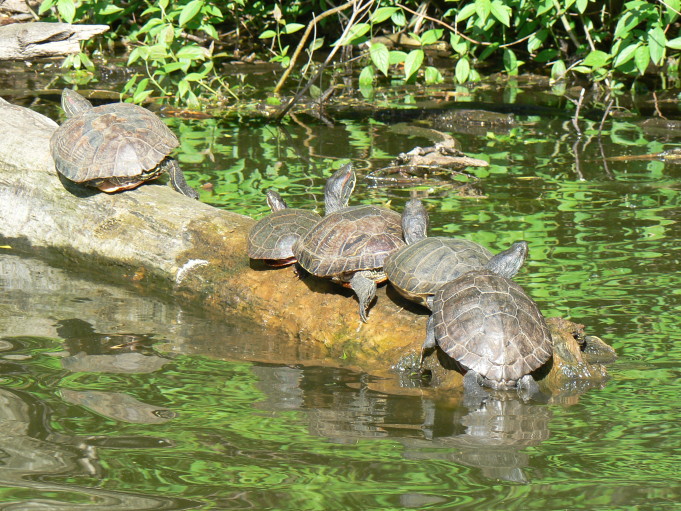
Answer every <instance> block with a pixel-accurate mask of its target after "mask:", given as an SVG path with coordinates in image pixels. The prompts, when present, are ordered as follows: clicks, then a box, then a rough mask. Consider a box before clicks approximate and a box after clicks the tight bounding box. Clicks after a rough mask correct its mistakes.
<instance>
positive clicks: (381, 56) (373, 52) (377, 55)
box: [369, 43, 390, 76]
mask: <svg viewBox="0 0 681 511" xmlns="http://www.w3.org/2000/svg"><path fill="white" fill-rule="evenodd" d="M369 55H370V56H371V62H373V63H374V65H375V66H376V67H377V68H378V70H379V71H380V72H381V73H383V74H384V75H385V76H388V66H389V63H390V52H389V51H388V47H387V46H386V45H385V44H383V43H374V44H372V45H371V47H370V48H369Z"/></svg>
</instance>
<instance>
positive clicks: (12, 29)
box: [0, 22, 109, 60]
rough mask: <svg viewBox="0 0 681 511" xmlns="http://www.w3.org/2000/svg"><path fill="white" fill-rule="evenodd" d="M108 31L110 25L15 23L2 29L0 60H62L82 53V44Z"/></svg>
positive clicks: (0, 34)
mask: <svg viewBox="0 0 681 511" xmlns="http://www.w3.org/2000/svg"><path fill="white" fill-rule="evenodd" d="M107 30H109V27H108V25H71V24H69V23H41V22H38V23H13V24H10V25H6V26H0V60H31V59H37V58H45V57H63V56H65V55H70V54H72V53H78V52H79V51H80V41H86V40H88V39H91V38H92V37H94V36H96V35H98V34H102V33H104V32H106V31H107Z"/></svg>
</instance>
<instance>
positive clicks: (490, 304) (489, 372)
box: [433, 270, 552, 388]
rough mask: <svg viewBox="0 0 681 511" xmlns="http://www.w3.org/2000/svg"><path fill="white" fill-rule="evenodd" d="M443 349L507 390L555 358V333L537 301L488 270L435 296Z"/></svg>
mask: <svg viewBox="0 0 681 511" xmlns="http://www.w3.org/2000/svg"><path fill="white" fill-rule="evenodd" d="M433 326H434V330H435V338H436V340H437V343H438V345H439V346H440V348H441V349H442V350H443V351H444V352H445V353H447V355H449V356H450V357H452V358H453V359H455V360H457V361H458V362H459V363H460V364H461V365H463V366H465V367H466V368H468V369H472V370H474V371H476V372H478V373H479V374H481V375H482V376H484V377H485V378H487V379H488V380H490V381H491V383H492V384H493V385H494V386H496V387H498V388H508V387H510V386H513V385H514V384H515V382H516V381H517V380H518V379H520V378H521V377H523V376H524V375H526V374H529V373H530V372H532V371H534V370H535V369H537V368H538V367H540V366H542V365H543V364H544V363H545V362H546V361H547V360H548V359H549V357H551V353H552V344H551V334H550V333H549V329H548V326H547V325H546V322H545V321H544V317H543V316H542V314H541V312H539V309H538V307H537V305H536V304H535V303H534V301H533V300H532V299H531V298H530V297H529V296H527V294H526V293H525V291H523V289H522V288H521V287H520V286H519V285H518V284H516V283H515V282H513V281H512V280H510V279H507V278H504V277H501V276H499V275H497V274H495V273H492V272H491V271H488V270H481V271H472V272H468V273H465V274H464V275H462V276H461V277H459V278H458V279H456V280H454V281H452V282H449V283H447V284H445V285H444V286H442V287H441V288H440V289H439V290H438V291H437V292H436V293H435V297H434V300H433Z"/></svg>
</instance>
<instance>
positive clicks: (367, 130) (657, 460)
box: [0, 116, 681, 510]
mask: <svg viewBox="0 0 681 511" xmlns="http://www.w3.org/2000/svg"><path fill="white" fill-rule="evenodd" d="M523 121H526V122H525V123H524V124H523V125H521V126H518V127H515V128H513V129H512V130H510V131H509V132H508V133H501V134H499V133H497V134H484V133H483V134H477V135H471V134H458V135H457V137H458V138H460V139H461V142H462V146H463V148H464V151H465V152H466V153H467V154H469V155H471V156H474V157H478V158H481V159H485V160H487V161H489V162H490V163H491V165H490V166H489V167H487V168H478V169H468V170H469V171H470V172H471V173H472V174H474V175H475V176H476V177H477V178H479V183H478V184H479V187H480V189H481V190H480V191H481V193H480V194H479V195H476V196H473V197H471V196H466V195H461V194H458V193H456V189H455V188H453V187H452V186H450V184H451V183H448V182H447V183H446V184H443V185H442V186H440V187H437V186H435V187H417V191H418V193H419V194H422V195H424V202H425V203H426V204H427V206H428V208H429V211H430V213H431V233H432V234H433V235H448V236H461V237H465V238H469V239H472V240H475V241H478V242H480V243H483V244H485V245H487V246H488V247H489V248H490V249H493V250H495V251H498V250H502V249H504V248H506V247H507V246H508V245H509V244H510V243H512V242H513V241H516V240H517V239H526V240H527V241H529V242H530V260H529V261H528V263H527V264H526V267H525V269H524V270H523V271H522V272H521V273H520V274H519V276H518V277H517V280H518V282H520V283H521V284H522V285H523V286H525V287H526V288H527V289H528V291H529V293H530V294H531V295H532V296H533V297H534V298H535V299H536V300H537V301H538V302H539V304H540V306H541V308H542V310H543V311H544V312H545V314H546V315H561V316H566V317H569V318H571V319H573V320H574V321H576V322H580V323H584V324H585V325H586V326H587V331H588V333H592V334H596V335H599V336H601V337H603V338H604V339H605V340H606V341H607V342H608V343H610V344H612V345H614V346H615V347H616V349H617V351H618V354H619V356H620V361H619V362H618V363H617V364H615V365H614V366H613V367H612V368H611V369H610V372H611V374H612V377H613V378H612V380H611V381H610V382H609V383H608V384H607V385H606V386H605V387H604V388H602V389H592V390H590V391H588V392H587V393H586V394H584V395H583V396H581V397H580V398H579V400H577V399H574V400H573V401H571V402H570V401H568V403H569V404H570V406H567V405H564V406H563V405H557V404H548V405H539V407H538V408H535V409H534V414H535V415H540V412H539V411H540V410H541V411H542V412H545V413H547V415H548V416H549V418H547V422H548V431H547V432H546V437H545V438H544V439H542V440H541V441H539V442H536V443H534V444H532V445H523V446H520V447H517V448H516V449H509V450H508V451H507V452H503V453H502V454H506V455H508V456H517V457H521V458H522V457H524V458H523V459H524V464H520V467H521V468H520V469H517V467H516V469H515V471H514V472H513V471H512V472H511V473H510V475H512V476H516V479H514V480H513V479H512V478H511V477H508V478H507V479H505V480H501V479H499V478H498V477H495V476H494V475H490V472H489V471H486V468H487V467H484V466H481V465H480V464H478V465H472V464H466V463H467V461H469V460H470V458H468V457H465V456H464V454H467V455H470V452H469V451H466V449H464V447H462V445H461V444H456V443H453V442H451V441H449V442H448V438H447V437H446V436H444V435H443V437H440V438H434V439H432V440H430V439H427V438H426V436H427V435H426V433H427V431H428V427H427V426H425V425H424V424H425V423H426V419H425V418H426V417H427V416H428V413H431V412H432V414H433V415H444V416H445V417H447V419H446V420H448V421H450V423H451V424H449V425H448V426H449V427H450V429H456V428H459V429H463V426H461V424H460V423H459V422H456V421H455V420H454V419H452V418H451V416H452V415H457V414H459V415H464V414H466V413H469V412H470V410H463V409H458V408H457V409H455V410H454V411H452V410H451V409H449V408H448V406H449V407H450V408H451V406H450V405H448V404H446V403H444V404H443V403H441V402H434V403H433V402H431V403H426V402H427V401H428V399H425V398H421V397H413V396H390V395H383V394H380V393H378V392H375V393H373V394H372V393H370V392H367V391H366V389H365V388H364V387H362V386H361V385H358V382H359V381H360V380H361V378H362V375H357V374H354V373H352V374H350V375H345V376H343V377H342V378H338V379H335V378H336V376H337V375H336V374H335V373H333V371H331V370H323V371H320V375H321V376H319V377H318V378H317V379H316V380H314V384H309V385H308V387H307V388H306V390H305V392H303V393H301V396H300V400H299V401H298V402H297V403H296V404H295V405H292V406H291V407H290V408H285V407H277V406H273V405H271V404H268V405H266V404H265V403H267V402H269V401H272V400H274V401H275V403H276V402H277V400H276V398H272V397H271V396H270V395H269V392H270V391H271V389H269V388H266V387H265V388H264V387H263V381H264V380H262V379H261V377H260V376H259V373H258V371H257V366H254V365H251V364H245V363H233V362H223V361H216V360H209V359H206V358H201V357H189V356H180V357H177V358H175V359H173V360H172V361H171V362H169V363H168V364H166V365H165V366H163V368H161V369H159V370H158V371H157V372H155V373H151V374H141V375H140V374H137V375H116V374H101V373H74V374H71V373H67V372H65V371H64V370H63V369H62V368H61V365H60V362H59V358H57V357H54V356H52V355H49V354H48V353H50V352H56V351H59V350H60V349H61V345H60V342H59V341H57V340H55V339H29V340H30V341H31V343H30V346H31V347H30V349H27V350H26V351H25V352H23V354H27V355H30V356H31V357H32V358H31V359H29V360H25V361H22V363H21V365H22V366H23V367H24V368H27V370H26V371H24V372H21V371H19V370H17V371H16V372H12V371H10V366H9V365H5V366H3V367H4V368H5V369H6V371H5V372H3V373H2V375H1V379H0V382H2V385H3V387H4V388H6V389H10V390H12V391H16V392H20V391H21V392H25V393H27V394H30V395H31V396H34V398H35V399H38V400H40V401H41V402H42V403H44V404H45V406H47V407H48V408H49V409H50V411H51V412H50V415H49V417H48V419H49V420H48V421H47V424H46V425H45V426H44V427H43V429H40V434H39V435H38V434H36V436H40V435H43V436H49V435H48V434H47V433H46V432H51V433H50V434H52V435H54V436H55V437H56V435H57V434H59V435H62V436H58V437H56V439H54V440H51V441H50V443H49V445H50V446H51V447H50V448H54V446H55V445H56V446H57V448H56V449H55V450H56V451H58V452H59V454H60V456H62V457H64V458H66V459H70V458H69V456H71V457H77V455H76V454H75V453H74V451H76V448H75V447H74V445H76V444H78V442H81V441H84V439H86V438H88V437H93V436H102V437H105V438H111V439H117V438H119V437H125V438H138V437H154V438H161V439H165V440H167V441H168V442H169V445H168V446H164V445H161V446H158V447H154V448H144V447H139V446H138V447H135V448H126V447H120V446H119V447H115V448H114V447H107V446H103V447H97V449H96V455H97V457H96V462H95V461H93V462H92V463H94V464H95V465H98V466H99V467H100V468H99V472H98V473H96V474H90V473H88V472H87V471H84V470H82V468H77V467H76V464H75V463H74V466H73V467H69V468H68V470H66V469H64V470H63V471H62V472H59V473H56V474H54V473H51V474H50V475H44V474H40V475H38V476H36V475H35V474H33V475H31V476H30V477H31V478H33V479H39V480H42V481H49V482H53V483H70V484H73V485H76V486H79V487H88V488H95V487H97V488H101V489H105V490H110V491H121V492H131V493H138V494H146V495H164V496H166V497H182V498H187V499H195V500H196V501H198V502H201V503H203V505H204V509H231V508H250V509H296V510H301V509H310V510H325V509H363V510H364V509H382V510H387V509H476V510H479V509H506V510H508V509H538V510H539V509H541V510H547V509H584V510H591V509H674V508H678V502H679V501H681V495H680V493H681V490H680V489H679V488H681V477H680V476H679V470H678V467H679V466H681V428H679V419H680V414H679V408H678V396H679V392H681V383H680V382H681V378H680V376H681V374H680V373H681V370H680V369H679V361H680V360H681V335H680V333H679V320H678V318H679V312H680V311H681V298H680V295H681V291H679V290H680V289H681V277H680V276H679V275H681V273H680V272H679V271H678V268H679V263H680V261H681V252H680V246H679V243H678V239H679V229H678V223H679V216H680V213H679V205H680V203H681V197H680V195H679V188H680V186H681V185H680V175H681V169H679V168H677V167H676V166H675V165H674V164H671V163H666V164H665V163H663V162H660V161H654V160H653V161H643V160H631V161H626V162H622V161H607V160H603V158H602V156H603V154H604V155H606V156H618V155H622V154H643V153H653V152H659V151H661V150H664V149H669V148H670V147H672V146H673V143H671V144H668V143H664V142H663V141H660V140H656V139H655V138H654V137H652V136H650V135H648V134H646V133H645V132H644V131H643V130H642V129H641V128H640V127H639V126H637V125H636V124H635V123H634V122H625V121H615V122H614V123H612V126H611V127H609V128H608V129H609V131H608V132H606V133H604V134H603V137H602V138H601V140H600V141H599V140H597V138H596V135H595V130H594V123H588V122H585V125H584V126H583V129H584V138H583V140H582V141H579V140H576V136H575V134H574V133H573V132H572V131H571V127H570V125H569V122H568V123H565V121H564V120H556V119H544V118H540V117H536V116H535V117H527V118H525V119H523ZM306 122H309V124H306ZM171 124H172V127H173V129H174V130H175V131H176V132H177V133H179V135H180V138H181V141H182V146H181V149H180V153H179V155H178V158H179V160H180V161H181V162H182V164H183V165H184V168H185V169H186V170H187V175H188V178H189V181H190V184H191V185H192V186H195V187H197V188H198V187H200V186H204V185H209V187H208V188H203V189H202V192H201V193H202V197H201V198H202V200H203V201H205V202H209V203H212V204H215V205H217V206H219V207H224V208H226V209H229V210H232V211H236V212H239V213H244V214H248V215H251V216H254V217H259V216H260V215H262V214H264V213H265V212H266V210H267V207H266V205H265V201H264V196H263V193H262V192H263V191H264V190H265V189H266V188H268V187H274V188H276V189H277V190H279V191H280V192H282V194H283V195H284V196H285V197H286V198H287V200H288V201H289V203H290V205H292V206H296V207H305V208H312V209H317V210H319V209H320V208H321V206H322V204H323V200H322V190H323V183H324V179H325V177H327V176H328V175H329V173H330V170H331V169H332V168H337V167H338V166H339V165H341V164H342V163H344V162H345V161H348V160H352V161H353V162H355V164H356V167H357V169H358V172H359V173H360V176H365V175H366V173H367V172H369V171H371V170H375V169H377V168H380V167H382V166H384V165H387V164H388V162H389V160H390V159H391V158H392V157H394V156H395V155H396V154H399V153H400V152H403V151H407V150H409V149H411V148H412V147H413V146H414V145H416V144H421V145H424V144H425V141H424V140H423V139H422V138H418V137H416V136H413V137H412V136H406V135H403V134H400V135H399V136H398V135H395V134H394V133H393V132H392V131H391V127H390V125H389V124H383V123H380V122H369V121H366V122H364V121H357V120H342V119H341V120H340V121H338V122H337V123H336V124H335V125H334V126H332V127H326V126H322V125H320V124H312V121H310V120H309V119H308V120H307V121H304V120H303V121H301V120H300V119H297V120H296V121H291V122H289V123H288V124H284V125H282V126H278V127H277V126H269V125H265V124H263V123H259V122H253V121H248V122H245V123H243V124H236V123H234V124H223V123H221V122H219V121H216V120H208V121H187V122H180V121H178V120H173V121H171ZM575 142H578V144H577V146H575ZM599 143H600V145H599ZM601 146H602V147H601ZM575 147H577V153H575ZM576 154H577V156H578V158H576V156H575V155H576ZM578 160H579V161H578ZM445 181H447V180H446V179H445ZM413 191H414V190H412V189H389V188H369V182H368V181H367V180H364V179H360V182H359V184H358V188H357V191H356V193H355V197H354V198H353V201H355V202H372V203H377V204H383V203H386V202H390V205H391V206H392V207H394V208H396V209H397V210H401V208H402V207H403V205H404V203H405V202H406V200H407V199H408V198H409V197H410V195H411V193H412V192H413ZM19 354H22V353H19ZM12 367H13V366H12ZM309 371H310V370H309V369H308V370H307V373H309ZM307 373H306V372H303V374H307ZM308 376H309V374H308ZM60 389H70V390H73V391H101V392H107V391H112V389H115V390H116V391H117V392H121V393H125V394H126V395H129V396H131V397H133V398H135V399H137V400H139V401H140V402H143V403H149V404H153V405H156V406H159V407H163V408H167V409H170V410H172V411H174V412H177V414H178V415H177V417H175V418H173V419H171V420H168V421H166V422H163V423H159V424H135V423H129V422H124V421H121V420H116V419H114V418H111V417H107V416H105V415H103V414H102V413H99V412H97V411H95V410H93V409H89V408H87V407H84V406H80V405H76V404H73V403H66V402H65V401H64V400H63V399H62V398H61V397H60V396H59V393H58V391H59V390H60ZM365 402H369V403H370V406H369V405H367V406H363V405H361V406H360V404H358V403H365ZM427 405H428V406H431V407H432V409H429V408H428V407H427ZM391 407H392V408H394V409H396V410H400V411H402V415H399V414H398V413H396V412H393V414H392V415H390V414H389V413H388V412H386V410H388V409H390V408H391ZM330 411H333V412H334V413H330ZM445 412H448V413H449V414H450V416H447V415H446V413H445ZM386 417H387V418H386ZM457 418H458V419H460V417H458V416H457ZM388 419H389V420H388ZM441 421H444V422H446V421H445V420H444V419H441ZM453 424H456V426H454V425H453ZM440 426H442V424H440ZM38 429H39V428H38ZM457 431H458V430H457ZM450 436H455V435H453V434H452V435H450ZM22 438H23V437H22ZM32 438H33V437H32ZM74 439H75V440H74ZM485 447H488V446H477V447H475V446H474V449H473V451H474V454H480V453H482V452H486V451H487V450H488V449H486V448H485ZM41 449H45V448H44V446H43V447H41ZM41 452H42V451H41ZM496 454H497V455H498V454H499V453H498V452H497V453H496ZM495 459H497V461H498V460H499V459H502V456H499V457H498V458H495ZM0 473H3V467H2V466H1V464H0ZM506 475H507V476H508V475H509V474H506ZM13 484H16V486H13ZM4 485H5V486H6V488H5V489H4V491H3V492H2V493H0V500H4V501H5V502H9V501H12V500H16V499H18V498H36V497H37V496H48V495H49V494H50V492H51V491H53V490H49V489H46V490H43V491H42V493H41V492H40V491H39V490H36V489H33V490H25V489H22V488H20V487H19V485H18V483H12V481H5V482H4ZM54 491H56V490H54ZM59 495H60V496H59V498H61V499H63V500H64V501H68V502H72V503H75V502H83V501H84V499H83V496H82V494H80V493H78V492H77V491H75V490H74V491H71V492H68V491H66V490H62V493H60V494H59Z"/></svg>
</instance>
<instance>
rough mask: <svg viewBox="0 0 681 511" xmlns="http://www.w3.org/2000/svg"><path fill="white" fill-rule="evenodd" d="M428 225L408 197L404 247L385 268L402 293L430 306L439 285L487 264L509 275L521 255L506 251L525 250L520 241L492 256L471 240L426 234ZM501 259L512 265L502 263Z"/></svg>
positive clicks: (418, 204) (415, 201)
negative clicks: (431, 298) (514, 255)
mask: <svg viewBox="0 0 681 511" xmlns="http://www.w3.org/2000/svg"><path fill="white" fill-rule="evenodd" d="M427 228H428V212H427V211H426V208H425V207H424V206H423V204H422V202H421V201H420V200H419V199H411V200H410V201H408V202H407V204H406V205H405V208H404V211H403V213H402V230H403V232H404V239H405V241H406V242H407V246H405V247H403V248H401V249H399V250H396V251H395V252H393V253H392V254H390V255H389V256H388V257H387V258H386V260H385V267H384V270H385V274H386V275H387V277H388V281H389V282H390V283H391V284H392V286H393V287H394V288H395V289H397V291H398V292H399V293H400V294H401V295H402V296H404V297H405V298H407V299H409V300H412V301H415V302H417V303H420V304H421V305H425V306H426V307H429V304H428V302H429V297H431V296H433V295H434V294H435V292H436V291H437V289H438V288H439V287H440V286H442V285H443V284H445V283H446V282H449V281H451V280H454V279H455V278H456V277H458V276H459V275H462V274H463V273H466V272H467V271H471V270H479V269H482V268H484V267H487V268H491V269H492V270H493V271H496V272H498V273H500V274H502V275H503V276H505V277H507V278H512V277H513V276H514V275H515V274H516V273H517V272H518V270H519V269H520V265H521V264H522V262H523V260H524V256H522V257H514V258H507V257H506V255H507V253H508V251H510V252H516V251H523V250H524V251H527V243H526V242H524V241H520V242H516V243H515V244H514V245H512V246H511V248H509V249H508V250H506V251H504V252H501V253H499V254H497V255H496V256H493V255H492V253H491V252H490V251H489V250H487V249H486V248H485V247H483V246H482V245H479V244H477V243H475V242H473V241H469V240H466V239H460V238H448V237H439V236H438V237H427V236H426V231H427ZM504 262H510V263H511V265H504V264H503V263H504ZM513 263H515V265H514V264H513Z"/></svg>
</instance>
